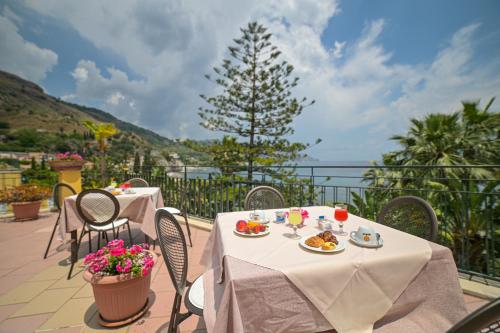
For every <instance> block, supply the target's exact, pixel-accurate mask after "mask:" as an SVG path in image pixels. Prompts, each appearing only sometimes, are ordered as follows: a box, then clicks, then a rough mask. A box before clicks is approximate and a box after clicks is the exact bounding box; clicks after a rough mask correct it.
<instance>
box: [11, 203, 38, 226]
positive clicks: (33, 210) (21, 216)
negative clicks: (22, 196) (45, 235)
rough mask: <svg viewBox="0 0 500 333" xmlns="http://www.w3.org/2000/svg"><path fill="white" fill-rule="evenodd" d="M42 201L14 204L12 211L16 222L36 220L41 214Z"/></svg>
mask: <svg viewBox="0 0 500 333" xmlns="http://www.w3.org/2000/svg"><path fill="white" fill-rule="evenodd" d="M41 204H42V202H41V201H29V202H13V203H12V204H11V205H12V211H13V212H14V217H15V220H16V221H19V220H35V219H37V218H38V213H39V212H40V205H41Z"/></svg>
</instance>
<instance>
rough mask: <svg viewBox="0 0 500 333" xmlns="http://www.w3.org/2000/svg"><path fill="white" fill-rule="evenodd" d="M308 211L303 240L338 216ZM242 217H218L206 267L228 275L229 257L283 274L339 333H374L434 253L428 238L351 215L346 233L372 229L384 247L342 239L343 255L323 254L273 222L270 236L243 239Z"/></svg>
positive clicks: (328, 210) (313, 209)
mask: <svg viewBox="0 0 500 333" xmlns="http://www.w3.org/2000/svg"><path fill="white" fill-rule="evenodd" d="M307 210H308V211H309V215H310V217H311V218H310V219H308V220H306V226H305V227H304V228H302V229H300V231H299V233H300V234H301V235H303V236H306V235H310V234H314V233H317V232H319V231H320V230H319V229H318V228H317V224H316V222H315V220H314V218H315V217H317V216H319V215H325V216H328V217H331V216H333V208H331V207H308V208H307ZM266 214H268V216H272V215H273V214H274V213H273V211H266ZM243 218H248V212H235V213H224V214H219V215H218V216H217V219H216V221H215V224H214V228H213V230H212V233H211V235H210V238H209V241H208V243H207V248H206V250H205V253H204V256H203V258H202V263H203V264H204V265H205V266H207V267H208V268H213V269H214V271H215V276H216V277H217V276H221V275H222V274H223V272H222V267H224V266H223V259H224V256H226V255H227V256H231V257H234V258H237V259H240V260H244V261H247V262H249V263H253V264H256V265H259V266H262V267H266V268H270V269H273V270H278V271H281V272H282V273H284V274H285V275H286V276H287V278H288V279H289V280H290V281H292V283H293V284H294V285H295V286H296V287H297V288H298V289H299V290H300V291H301V292H302V293H303V294H304V295H305V296H306V297H307V298H308V299H309V300H310V301H311V303H312V304H314V306H315V307H316V308H317V309H318V310H319V312H320V313H321V314H322V315H323V316H324V317H325V318H326V319H327V320H328V321H329V322H330V324H331V325H332V326H333V327H334V328H335V329H336V330H337V331H339V332H371V331H372V329H373V324H374V323H375V322H376V321H377V320H379V319H380V318H382V317H383V316H384V314H385V313H386V312H387V311H388V310H389V309H390V308H391V306H392V304H393V303H394V302H395V300H396V299H397V298H398V297H399V296H400V295H401V293H402V292H403V291H404V290H405V289H406V287H407V286H408V285H409V283H410V282H411V281H412V280H413V279H414V278H415V276H416V275H417V274H418V273H419V272H420V271H421V269H422V268H423V267H424V266H425V264H426V263H427V262H428V261H429V259H430V257H431V253H432V251H431V248H430V246H429V244H428V242H427V241H426V240H423V239H420V238H418V237H415V236H412V235H409V234H406V233H403V232H400V231H397V230H395V229H392V228H388V227H385V226H383V225H380V224H375V223H374V222H371V221H368V220H365V219H362V218H360V217H357V216H354V215H351V214H350V215H349V220H348V222H347V223H345V227H344V229H345V230H346V231H347V232H348V233H349V232H350V231H351V230H356V229H357V227H358V226H359V225H362V224H365V225H372V226H373V227H375V229H376V231H377V232H379V233H380V234H381V236H382V238H383V240H384V246H383V247H382V248H380V249H367V248H361V247H358V246H356V245H354V244H352V243H350V242H347V237H339V238H340V239H343V240H346V242H347V243H348V244H347V248H346V249H345V250H344V251H343V252H340V253H336V254H318V253H314V252H311V251H308V250H304V249H302V248H301V247H300V246H299V244H298V241H297V240H292V239H289V238H286V237H284V236H283V234H284V233H290V232H291V229H290V228H289V227H286V226H285V225H282V224H273V223H271V225H270V231H271V233H270V234H269V235H267V236H264V237H259V238H243V237H241V236H237V235H235V234H234V232H233V230H234V227H235V223H236V221H238V220H239V219H243Z"/></svg>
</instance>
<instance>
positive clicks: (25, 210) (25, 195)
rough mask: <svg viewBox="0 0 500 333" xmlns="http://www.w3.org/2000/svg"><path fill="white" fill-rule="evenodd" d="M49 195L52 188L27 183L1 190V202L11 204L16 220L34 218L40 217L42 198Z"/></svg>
mask: <svg viewBox="0 0 500 333" xmlns="http://www.w3.org/2000/svg"><path fill="white" fill-rule="evenodd" d="M49 196H50V189H48V188H46V187H43V186H38V185H29V184H27V185H19V186H15V187H13V188H9V189H5V190H3V191H0V202H2V203H7V204H11V206H12V211H13V212H14V218H15V220H16V221H19V220H34V219H37V218H38V213H39V212H40V205H41V203H42V200H44V199H47V198H48V197H49Z"/></svg>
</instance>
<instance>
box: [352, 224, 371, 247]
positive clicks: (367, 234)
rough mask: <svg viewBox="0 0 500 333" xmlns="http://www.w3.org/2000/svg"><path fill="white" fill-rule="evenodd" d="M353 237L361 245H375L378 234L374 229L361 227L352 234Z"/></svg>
mask: <svg viewBox="0 0 500 333" xmlns="http://www.w3.org/2000/svg"><path fill="white" fill-rule="evenodd" d="M351 237H352V238H354V239H355V240H356V241H358V242H360V243H366V244H373V243H375V242H376V241H377V233H376V232H375V230H374V229H373V228H372V227H368V226H365V225H361V226H359V227H358V230H356V231H352V232H351Z"/></svg>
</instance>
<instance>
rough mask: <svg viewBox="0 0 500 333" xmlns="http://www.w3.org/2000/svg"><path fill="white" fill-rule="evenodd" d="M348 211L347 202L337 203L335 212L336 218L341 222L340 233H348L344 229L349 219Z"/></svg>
mask: <svg viewBox="0 0 500 333" xmlns="http://www.w3.org/2000/svg"><path fill="white" fill-rule="evenodd" d="M347 217H348V213H347V205H345V204H337V205H335V214H334V218H335V220H337V221H338V222H339V231H338V232H337V234H338V235H341V236H345V235H347V233H346V232H345V231H344V222H345V221H347Z"/></svg>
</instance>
